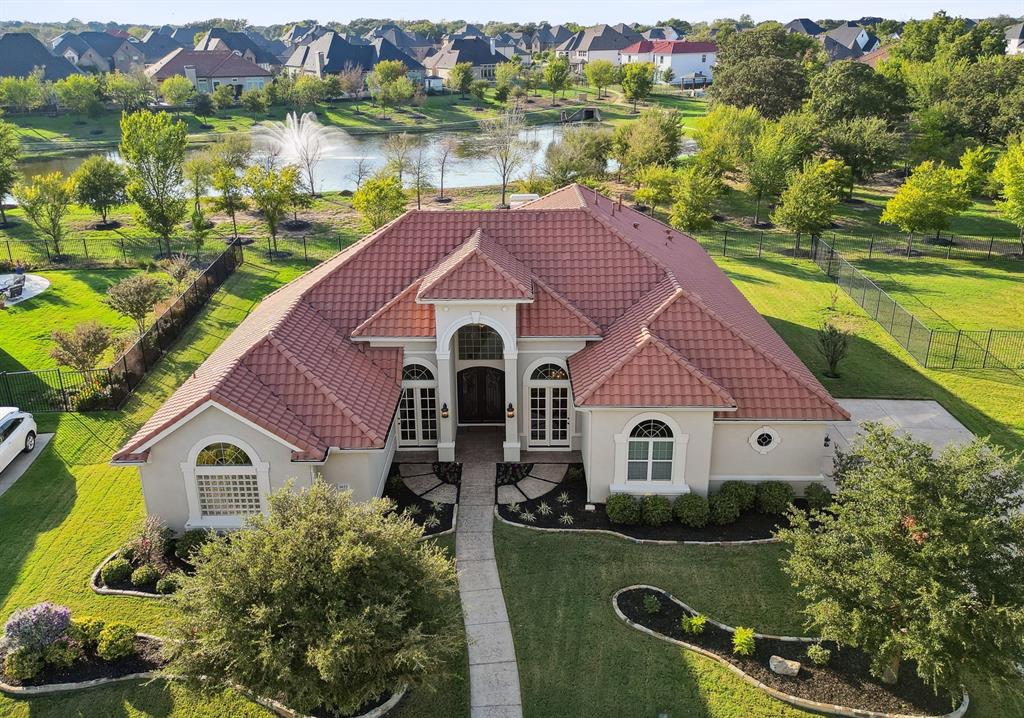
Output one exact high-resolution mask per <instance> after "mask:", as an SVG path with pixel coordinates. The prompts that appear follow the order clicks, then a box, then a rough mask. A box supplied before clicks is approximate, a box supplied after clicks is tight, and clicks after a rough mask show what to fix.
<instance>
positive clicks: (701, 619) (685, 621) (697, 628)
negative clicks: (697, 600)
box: [679, 613, 708, 636]
mask: <svg viewBox="0 0 1024 718" xmlns="http://www.w3.org/2000/svg"><path fill="white" fill-rule="evenodd" d="M707 622H708V619H707V616H703V615H701V614H699V613H698V614H697V615H696V616H686V617H684V618H682V619H680V620H679V627H680V628H682V629H683V633H689V634H690V635H691V636H697V635H700V634H701V633H704V625H705V624H706V623H707Z"/></svg>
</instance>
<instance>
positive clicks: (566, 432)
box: [526, 362, 572, 449]
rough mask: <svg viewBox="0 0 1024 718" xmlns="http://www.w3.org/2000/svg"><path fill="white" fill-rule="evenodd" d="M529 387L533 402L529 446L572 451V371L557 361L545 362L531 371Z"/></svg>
mask: <svg viewBox="0 0 1024 718" xmlns="http://www.w3.org/2000/svg"><path fill="white" fill-rule="evenodd" d="M526 388H527V398H528V399H529V402H530V403H529V407H530V434H529V439H530V446H548V447H562V448H566V449H567V448H569V444H570V441H569V439H570V434H571V419H572V413H571V409H572V402H571V401H570V398H569V372H567V371H566V370H565V367H562V366H559V365H558V364H555V363H554V362H545V363H543V364H540V365H539V366H537V368H535V369H534V370H533V371H531V372H530V375H529V378H528V379H527V380H526Z"/></svg>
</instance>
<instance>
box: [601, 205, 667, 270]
mask: <svg viewBox="0 0 1024 718" xmlns="http://www.w3.org/2000/svg"><path fill="white" fill-rule="evenodd" d="M606 199H608V198H606ZM608 201H609V202H611V201H612V200H611V199H608ZM594 209H595V206H594V205H590V204H587V205H586V208H585V210H586V212H587V214H588V215H590V216H591V217H593V218H594V220H595V221H597V222H599V223H600V224H601V225H603V226H604V227H605V228H606V229H607V230H608V231H609V232H611V233H612V234H614V235H615V236H616V237H618V238H619V239H620V240H622V241H623V242H625V243H626V244H628V245H629V246H630V247H631V248H633V249H635V250H636V251H637V252H639V253H640V254H642V255H643V256H644V257H646V258H647V259H649V260H650V261H651V262H653V263H654V265H655V266H656V267H659V268H660V269H661V270H662V271H663V272H665V273H666V274H671V272H672V270H671V268H669V267H668V266H667V265H666V264H664V263H663V262H662V261H661V260H660V259H658V258H657V257H655V256H654V255H653V254H651V253H650V252H648V251H647V249H646V248H645V247H642V246H640V245H639V244H637V243H636V242H634V241H633V240H632V239H630V238H629V237H627V236H626V235H625V234H623V233H622V232H620V231H619V228H618V227H616V226H615V225H613V224H612V223H611V222H609V221H608V218H607V217H604V216H603V215H601V214H600V213H599V212H600V210H601V207H600V206H597V207H596V209H597V210H598V212H595V211H594ZM630 209H632V208H630ZM633 211H636V210H633Z"/></svg>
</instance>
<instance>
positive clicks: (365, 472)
mask: <svg viewBox="0 0 1024 718" xmlns="http://www.w3.org/2000/svg"><path fill="white" fill-rule="evenodd" d="M214 437H216V438H214ZM394 437H395V431H394V430H393V429H392V431H391V432H390V434H389V436H388V443H387V446H386V447H385V448H384V449H383V450H379V451H368V452H333V453H331V454H329V455H328V458H327V461H326V462H324V463H322V464H317V463H312V462H293V461H292V460H291V454H292V452H291V449H290V448H289V447H288V446H286V445H285V444H283V443H281V442H279V441H277V440H275V439H273V438H271V437H269V436H268V435H267V434H265V433H263V432H262V431H259V430H257V429H255V428H253V427H251V426H249V425H248V424H246V423H245V422H243V421H241V420H239V419H237V418H235V417H234V416H232V415H231V414H229V413H227V412H225V411H223V410H221V409H219V408H218V407H216V406H211V407H209V408H207V409H205V410H204V411H203V412H201V413H200V414H198V415H196V416H194V417H193V418H191V419H190V420H189V421H187V422H186V423H184V424H182V425H181V426H180V427H179V428H177V429H175V430H174V431H173V432H171V433H170V434H168V435H167V436H165V437H163V438H162V439H161V440H160V441H158V442H157V443H156V444H155V445H154V446H153V447H152V449H151V451H150V455H149V461H148V462H147V463H146V464H144V465H143V466H141V467H139V473H140V476H141V479H142V492H143V497H144V500H145V505H146V511H147V512H148V513H149V514H150V515H153V516H158V517H160V519H161V520H162V521H163V522H164V523H166V524H167V526H169V527H170V528H172V529H174V530H175V531H181V530H183V529H184V528H186V524H187V523H188V521H189V504H188V498H187V488H186V482H187V481H188V479H186V476H185V473H184V471H183V469H182V466H181V464H182V463H183V462H186V463H187V462H188V461H189V458H190V456H191V455H194V453H195V452H196V450H197V447H198V448H202V446H205V445H206V444H208V443H210V442H211V441H212V440H218V441H230V440H231V439H235V440H237V442H238V443H239V444H244V445H247V446H248V447H249V448H250V449H251V450H252V452H253V453H254V454H255V455H254V456H251V457H250V458H251V459H252V460H253V462H254V463H257V462H261V463H262V462H265V463H266V464H267V465H268V472H267V476H268V479H269V482H268V486H269V490H270V492H271V493H272V492H274V491H278V490H280V489H282V488H284V486H285V485H286V484H287V482H288V481H289V480H290V479H294V481H295V484H294V485H295V486H296V487H308V486H309V485H311V483H312V480H313V477H314V476H316V475H321V476H323V478H324V479H325V480H326V481H327V482H328V483H331V484H334V485H345V484H347V485H348V487H349V488H350V489H351V490H352V494H353V496H354V498H356V499H357V500H360V501H365V500H367V499H369V498H371V497H372V496H378V495H379V493H380V491H381V490H382V489H383V483H384V480H385V479H386V478H387V470H388V467H389V466H390V463H391V457H392V454H393V452H394V441H395V438H394Z"/></svg>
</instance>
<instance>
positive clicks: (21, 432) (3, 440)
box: [0, 406, 36, 471]
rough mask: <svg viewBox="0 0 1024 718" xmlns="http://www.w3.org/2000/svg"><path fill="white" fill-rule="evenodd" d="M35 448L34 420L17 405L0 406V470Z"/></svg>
mask: <svg viewBox="0 0 1024 718" xmlns="http://www.w3.org/2000/svg"><path fill="white" fill-rule="evenodd" d="M34 448H36V420H35V419H33V418H32V415H31V414H29V413H28V412H27V411H18V409H17V407H13V406H0V471H3V470H4V469H6V468H7V465H8V464H10V463H11V462H12V461H14V459H15V458H17V456H18V454H20V453H22V452H25V453H28V452H29V451H32V449H34Z"/></svg>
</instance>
